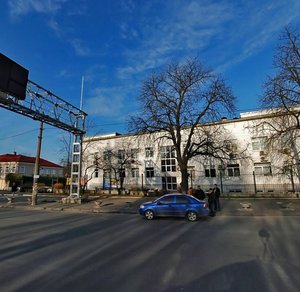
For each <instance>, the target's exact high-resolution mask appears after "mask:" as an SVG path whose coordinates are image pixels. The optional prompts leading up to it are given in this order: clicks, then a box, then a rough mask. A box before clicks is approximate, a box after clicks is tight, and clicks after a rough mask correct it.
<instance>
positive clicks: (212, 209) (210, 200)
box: [207, 188, 215, 217]
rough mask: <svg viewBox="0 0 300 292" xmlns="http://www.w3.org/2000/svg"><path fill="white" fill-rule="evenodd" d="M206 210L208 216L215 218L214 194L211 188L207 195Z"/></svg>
mask: <svg viewBox="0 0 300 292" xmlns="http://www.w3.org/2000/svg"><path fill="white" fill-rule="evenodd" d="M207 196H208V208H209V215H210V216H212V217H213V216H215V192H214V190H213V189H212V188H210V189H209V191H208V193H207Z"/></svg>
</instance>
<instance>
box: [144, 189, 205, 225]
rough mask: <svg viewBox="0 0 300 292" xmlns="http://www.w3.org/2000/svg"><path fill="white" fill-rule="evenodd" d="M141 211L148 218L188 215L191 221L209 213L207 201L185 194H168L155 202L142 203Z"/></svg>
mask: <svg viewBox="0 0 300 292" xmlns="http://www.w3.org/2000/svg"><path fill="white" fill-rule="evenodd" d="M139 213H140V214H141V215H142V216H144V217H145V218H146V219H147V220H152V219H154V218H155V217H166V216H171V217H186V218H187V219H188V220H189V221H192V222H193V221H196V220H198V219H199V218H200V217H202V216H207V215H208V214H209V209H208V206H207V204H206V202H205V201H200V200H198V199H196V198H195V197H193V196H190V195H184V194H167V195H164V196H162V197H160V198H158V199H156V200H154V201H153V202H146V203H143V204H142V205H140V208H139Z"/></svg>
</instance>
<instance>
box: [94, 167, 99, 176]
mask: <svg viewBox="0 0 300 292" xmlns="http://www.w3.org/2000/svg"><path fill="white" fill-rule="evenodd" d="M94 177H95V178H97V177H99V170H98V168H95V172H94Z"/></svg>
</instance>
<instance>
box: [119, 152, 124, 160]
mask: <svg viewBox="0 0 300 292" xmlns="http://www.w3.org/2000/svg"><path fill="white" fill-rule="evenodd" d="M118 159H119V160H124V159H125V150H118Z"/></svg>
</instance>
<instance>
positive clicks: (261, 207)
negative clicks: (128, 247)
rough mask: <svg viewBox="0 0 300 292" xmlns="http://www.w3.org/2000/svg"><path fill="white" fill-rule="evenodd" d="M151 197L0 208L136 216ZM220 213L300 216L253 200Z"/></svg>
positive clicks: (2, 203) (232, 202)
mask: <svg viewBox="0 0 300 292" xmlns="http://www.w3.org/2000/svg"><path fill="white" fill-rule="evenodd" d="M154 199H155V198H152V197H132V196H124V197H118V196H114V197H99V198H93V199H91V200H90V201H89V202H87V203H82V204H62V203H61V199H60V198H57V199H56V200H53V199H52V200H51V199H50V200H49V199H48V200H47V199H43V197H40V196H39V197H38V204H37V205H36V206H31V205H30V204H29V203H28V202H27V200H23V201H17V200H15V201H13V202H11V203H9V202H8V201H7V200H4V199H1V200H0V210H1V208H18V209H26V210H47V211H64V212H75V213H95V214H98V213H126V214H138V208H139V206H140V204H142V203H143V202H146V201H151V200H154ZM221 208H222V210H221V211H220V212H218V213H217V216H300V199H293V198H288V199H282V198H268V199H253V198H243V199H240V198H239V199H238V198H221Z"/></svg>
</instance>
